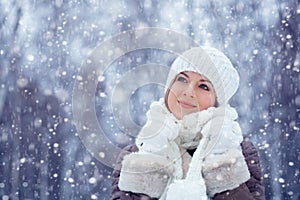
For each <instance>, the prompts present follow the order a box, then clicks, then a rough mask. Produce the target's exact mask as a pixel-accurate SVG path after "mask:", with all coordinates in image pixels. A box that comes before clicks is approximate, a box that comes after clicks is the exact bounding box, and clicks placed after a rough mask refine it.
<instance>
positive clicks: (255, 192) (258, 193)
mask: <svg viewBox="0 0 300 200" xmlns="http://www.w3.org/2000/svg"><path fill="white" fill-rule="evenodd" d="M241 146H242V150H243V155H244V157H245V160H246V163H247V166H248V169H249V172H250V179H249V180H248V181H247V182H246V183H243V184H241V185H240V186H239V187H238V188H235V189H233V190H228V191H225V192H222V193H218V194H216V195H215V196H214V198H213V199H214V200H220V199H228V200H229V199H230V200H239V199H243V200H265V188H264V186H263V183H262V172H261V166H260V163H259V157H258V152H257V150H256V149H255V147H254V145H253V144H252V143H251V142H250V141H243V142H242V144H241Z"/></svg>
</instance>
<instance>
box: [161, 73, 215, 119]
mask: <svg viewBox="0 0 300 200" xmlns="http://www.w3.org/2000/svg"><path fill="white" fill-rule="evenodd" d="M166 98H167V99H166V103H167V107H168V108H169V110H170V112H171V113H173V115H174V116H175V117H176V118H177V119H182V118H183V116H185V115H188V114H191V113H194V112H198V111H201V110H205V109H207V108H209V107H212V106H215V105H216V94H215V91H214V88H213V85H212V84H211V82H210V81H209V80H208V79H207V78H206V77H205V76H203V75H200V74H199V73H196V72H191V71H185V72H181V73H179V74H178V75H177V76H176V77H175V80H174V82H173V84H172V86H171V87H170V90H169V92H168V93H167V96H166Z"/></svg>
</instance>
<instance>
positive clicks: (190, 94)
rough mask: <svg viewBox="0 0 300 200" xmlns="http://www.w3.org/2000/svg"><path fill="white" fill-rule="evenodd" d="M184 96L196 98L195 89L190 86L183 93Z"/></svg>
mask: <svg viewBox="0 0 300 200" xmlns="http://www.w3.org/2000/svg"><path fill="white" fill-rule="evenodd" d="M183 95H184V96H188V97H191V98H194V90H193V87H192V86H191V85H188V86H187V87H186V88H185V90H184V91H183Z"/></svg>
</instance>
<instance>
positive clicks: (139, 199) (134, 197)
mask: <svg viewBox="0 0 300 200" xmlns="http://www.w3.org/2000/svg"><path fill="white" fill-rule="evenodd" d="M137 150H138V149H137V147H136V146H135V145H130V146H127V147H125V148H124V149H123V150H122V152H121V153H120V155H119V157H118V159H117V162H116V166H115V168H114V170H113V173H112V186H111V192H110V200H117V199H120V200H156V199H155V198H151V197H149V196H147V195H145V194H138V193H133V192H127V191H121V190H120V188H119V187H118V183H119V177H120V171H121V168H122V161H123V158H124V156H125V155H127V154H129V153H131V152H136V151H137Z"/></svg>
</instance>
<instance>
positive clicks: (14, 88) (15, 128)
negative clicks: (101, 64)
mask: <svg viewBox="0 0 300 200" xmlns="http://www.w3.org/2000/svg"><path fill="white" fill-rule="evenodd" d="M299 22H300V5H299V3H298V1H297V0H289V1H282V0H264V1H260V0H250V1H238V0H225V1H218V0H205V1H192V0H185V1H184V0H183V1H174V0H167V1H158V0H154V1H150V0H140V1H139V0H132V1H125V0H110V1H108V0H102V1H100V0H99V1H96V0H70V1H63V0H52V1H45V0H41V1H37V0H31V1H30V0H19V1H17V0H11V1H4V0H1V1H0V78H1V79H0V134H1V135H0V197H1V198H2V199H3V200H7V199H51V200H52V199H101V200H102V199H108V196H109V191H110V181H111V179H110V174H111V172H112V169H111V168H110V167H107V166H105V165H103V164H102V163H101V162H100V161H99V160H97V159H95V158H93V157H92V156H91V154H90V153H89V152H88V151H87V149H86V147H85V146H84V145H83V144H82V142H81V140H80V137H79V136H78V133H77V130H76V127H75V125H74V123H73V115H72V92H73V86H74V84H75V81H76V80H77V78H78V77H77V74H78V72H79V70H80V67H81V63H82V62H83V61H84V60H85V59H86V57H87V56H88V54H89V53H90V52H91V51H92V50H93V49H94V48H95V47H96V46H97V45H98V44H101V42H103V41H105V40H106V39H108V38H110V37H111V36H113V35H116V34H118V33H120V32H122V31H127V30H132V29H137V28H143V27H161V28H168V29H171V30H174V31H177V32H179V33H181V34H184V35H186V36H187V37H191V38H192V39H194V40H195V41H196V42H197V43H199V44H207V45H213V46H215V47H217V48H219V49H220V50H222V51H224V52H225V53H226V54H227V55H228V56H229V57H230V58H231V60H232V62H233V64H234V65H235V66H236V67H237V69H238V71H239V73H240V76H241V82H240V88H239V90H238V92H237V94H236V95H235V96H234V98H233V99H232V104H233V105H234V106H235V107H236V108H237V110H238V112H239V115H240V118H239V122H240V123H241V126H242V128H243V131H244V135H245V137H248V138H250V139H251V140H252V141H253V143H254V144H255V146H256V147H257V149H258V150H259V155H260V158H261V164H262V166H263V175H264V183H265V186H266V195H267V199H278V200H279V199H295V200H298V199H300V190H299V188H300V182H299V180H300V178H299V177H300V147H299V142H300V133H299V128H300V124H299V109H300V94H299V82H300V76H299V67H300V47H299V41H300V36H299V33H300V26H299ZM173 59H174V55H172V54H170V53H167V52H163V51H160V50H151V49H146V50H138V51H136V52H130V53H128V54H126V55H124V56H122V57H121V58H120V59H118V60H116V61H115V62H113V63H112V65H111V67H110V70H109V72H107V74H105V77H103V79H101V80H99V81H100V82H99V85H98V87H97V92H96V94H95V99H96V101H95V102H96V104H95V107H96V109H97V116H98V118H99V123H101V124H102V125H103V127H104V129H105V130H104V131H105V133H106V134H107V135H108V137H109V138H110V139H111V141H112V142H113V143H114V144H115V145H119V146H120V147H122V146H125V145H126V144H129V143H132V142H133V138H132V137H129V136H127V135H124V134H122V130H121V129H120V128H119V127H118V125H117V124H116V123H115V121H114V120H113V116H112V115H111V113H106V109H105V105H106V103H107V102H109V99H108V96H107V95H106V94H107V93H108V92H109V90H110V89H111V88H113V87H114V85H116V84H117V82H118V80H120V79H121V78H122V74H124V73H125V72H126V71H128V70H131V69H132V68H134V67H135V66H138V65H143V64H147V63H153V62H155V63H159V64H162V65H167V66H168V65H169V64H170V63H171V62H172V60H173ZM153 70H154V71H153V73H159V72H156V71H155V69H153ZM132 81H133V83H134V81H135V80H132ZM130 84H131V83H130V82H128V85H130ZM162 92H163V90H162V88H161V87H155V86H151V85H148V86H145V87H143V88H141V89H140V90H138V91H136V92H135V93H134V94H133V95H132V96H131V97H130V100H129V101H128V99H124V104H126V103H128V102H129V104H130V105H129V107H130V112H131V115H132V118H133V120H134V121H135V122H136V123H137V124H139V125H142V124H143V123H144V122H145V112H146V111H147V109H148V106H149V103H150V102H151V101H153V100H155V99H158V98H159V96H160V95H162ZM120 101H122V98H121V97H120ZM137 131H138V130H137ZM104 155H105V156H109V152H104V153H103V156H104Z"/></svg>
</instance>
